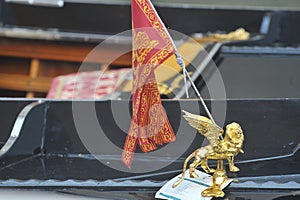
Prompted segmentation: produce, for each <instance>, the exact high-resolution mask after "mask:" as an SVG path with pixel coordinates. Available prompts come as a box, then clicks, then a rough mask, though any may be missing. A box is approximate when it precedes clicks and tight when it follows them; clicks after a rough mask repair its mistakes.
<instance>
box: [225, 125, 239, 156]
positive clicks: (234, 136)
mask: <svg viewBox="0 0 300 200" xmlns="http://www.w3.org/2000/svg"><path fill="white" fill-rule="evenodd" d="M224 142H225V143H227V144H229V148H231V150H234V149H235V150H236V151H237V152H243V151H242V150H241V148H242V145H243V142H244V134H243V130H242V128H241V126H240V125H239V124H238V123H236V122H233V123H231V124H228V125H227V126H226V135H225V138H224Z"/></svg>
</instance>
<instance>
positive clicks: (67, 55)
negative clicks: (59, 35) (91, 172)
mask: <svg viewBox="0 0 300 200" xmlns="http://www.w3.org/2000/svg"><path fill="white" fill-rule="evenodd" d="M96 46H97V44H91V43H75V42H74V43H71V42H57V41H56V42H53V41H39V40H24V39H7V38H1V39H0V56H11V57H22V58H31V59H33V58H37V59H46V60H58V61H70V62H83V61H84V60H85V59H86V57H87V56H88V55H89V54H90V53H91V52H92V51H93V53H92V54H91V55H90V56H89V59H88V62H94V63H102V64H113V65H122V66H130V65H131V52H127V53H125V54H123V52H124V51H125V50H128V49H130V48H131V47H130V46H128V45H120V44H112V45H101V47H97V48H96V49H94V48H95V47H96ZM114 58H117V59H114ZM111 60H113V62H112V63H110V61H111Z"/></svg>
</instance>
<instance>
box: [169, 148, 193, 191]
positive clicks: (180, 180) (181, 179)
mask: <svg viewBox="0 0 300 200" xmlns="http://www.w3.org/2000/svg"><path fill="white" fill-rule="evenodd" d="M193 157H195V152H193V153H191V154H190V155H189V156H188V157H187V158H186V159H185V161H184V164H183V169H182V175H181V178H180V179H179V180H178V181H176V183H174V184H173V186H172V188H175V187H177V186H178V185H179V184H180V183H181V182H182V181H183V179H184V174H185V170H186V167H187V164H188V162H189V161H190V160H191V159H192V158H193Z"/></svg>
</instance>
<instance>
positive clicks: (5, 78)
mask: <svg viewBox="0 0 300 200" xmlns="http://www.w3.org/2000/svg"><path fill="white" fill-rule="evenodd" d="M51 81H52V78H48V77H37V78H31V77H29V76H26V75H16V74H14V75H12V74H1V73H0V88H1V89H7V90H16V91H26V92H27V91H28V92H44V93H45V92H48V90H49V88H50V85H51Z"/></svg>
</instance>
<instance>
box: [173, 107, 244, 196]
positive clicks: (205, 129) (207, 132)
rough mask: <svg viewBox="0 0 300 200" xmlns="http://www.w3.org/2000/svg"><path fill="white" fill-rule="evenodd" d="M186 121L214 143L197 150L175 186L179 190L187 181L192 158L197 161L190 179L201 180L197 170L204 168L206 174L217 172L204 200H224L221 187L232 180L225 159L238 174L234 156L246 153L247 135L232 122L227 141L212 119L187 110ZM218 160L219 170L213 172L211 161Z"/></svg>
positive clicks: (190, 157) (227, 130)
mask: <svg viewBox="0 0 300 200" xmlns="http://www.w3.org/2000/svg"><path fill="white" fill-rule="evenodd" d="M183 112H184V116H183V117H184V118H185V119H186V120H187V121H188V123H189V125H191V126H192V127H193V128H195V129H197V130H198V132H199V133H201V134H202V135H203V136H205V137H206V138H207V139H208V140H209V142H210V144H209V145H207V146H204V147H201V148H199V149H196V150H195V151H194V152H193V153H192V154H190V155H189V156H188V157H187V158H186V159H185V161H184V165H183V170H182V176H181V178H180V179H179V180H178V181H177V182H176V183H174V185H173V188H175V187H177V186H178V185H179V184H180V183H181V182H182V181H183V179H184V173H185V170H186V167H187V164H188V162H189V160H190V159H192V158H194V161H193V162H192V163H191V164H190V165H189V169H190V177H191V178H197V177H198V175H197V174H196V173H195V169H196V168H197V167H198V166H199V165H200V166H201V167H202V169H203V170H204V171H205V172H206V173H214V175H213V184H212V186H211V187H209V188H208V189H206V190H204V191H203V192H202V196H204V197H223V196H224V195H225V193H224V192H223V191H222V189H221V185H222V184H223V183H224V182H226V181H227V180H228V177H227V175H226V171H225V170H224V161H223V160H224V159H227V161H228V165H229V170H230V171H231V172H238V171H239V168H238V167H236V166H235V165H234V157H235V156H236V155H237V154H238V153H244V151H243V150H242V146H243V142H244V134H243V131H242V128H241V126H240V125H239V124H238V123H236V122H233V123H230V124H228V125H227V126H226V134H225V137H224V139H223V138H222V135H223V133H224V130H223V129H222V128H221V127H219V126H218V125H216V124H214V123H213V122H212V121H211V120H210V119H208V118H206V117H204V116H200V115H195V114H192V113H189V112H186V111H183ZM209 159H213V160H218V165H217V169H211V168H210V167H209V166H208V160H209Z"/></svg>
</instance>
